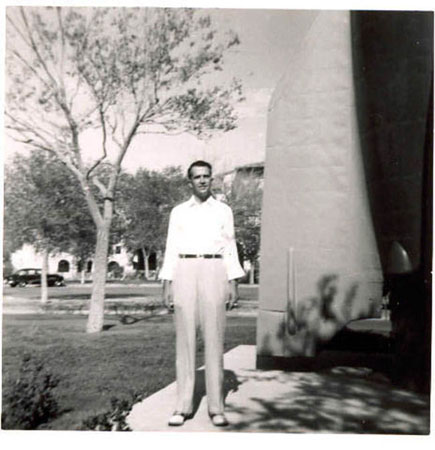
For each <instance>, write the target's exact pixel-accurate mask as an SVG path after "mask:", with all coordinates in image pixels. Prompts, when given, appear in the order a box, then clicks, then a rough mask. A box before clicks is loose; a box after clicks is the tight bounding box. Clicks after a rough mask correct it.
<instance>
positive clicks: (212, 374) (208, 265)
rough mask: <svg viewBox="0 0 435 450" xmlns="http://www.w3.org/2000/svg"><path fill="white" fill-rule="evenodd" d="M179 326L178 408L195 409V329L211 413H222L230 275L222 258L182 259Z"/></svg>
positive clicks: (176, 287)
mask: <svg viewBox="0 0 435 450" xmlns="http://www.w3.org/2000/svg"><path fill="white" fill-rule="evenodd" d="M172 286H173V295H174V310H175V329H176V373H177V403H176V411H177V412H182V413H186V414H190V413H191V412H192V407H193V392H194V385H195V353H196V330H197V328H198V326H199V327H200V328H201V330H202V336H203V340H204V346H205V380H206V390H207V403H208V412H209V414H221V413H223V409H224V404H223V400H224V399H223V346H224V331H225V301H226V298H227V295H228V278H227V275H226V270H225V267H224V264H223V261H222V259H204V258H186V259H179V260H178V263H177V268H176V271H175V274H174V280H173V283H172Z"/></svg>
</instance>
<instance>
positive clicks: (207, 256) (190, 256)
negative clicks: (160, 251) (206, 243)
mask: <svg viewBox="0 0 435 450" xmlns="http://www.w3.org/2000/svg"><path fill="white" fill-rule="evenodd" d="M178 256H179V257H180V258H205V259H214V258H222V255H218V254H216V255H212V254H203V255H199V254H198V255H193V254H186V253H185V254H180V255H178Z"/></svg>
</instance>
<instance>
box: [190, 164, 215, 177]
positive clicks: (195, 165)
mask: <svg viewBox="0 0 435 450" xmlns="http://www.w3.org/2000/svg"><path fill="white" fill-rule="evenodd" d="M194 167H207V168H208V170H210V175H211V174H212V171H213V169H212V167H211V164H210V163H208V162H207V161H201V160H198V161H195V162H193V163H192V164H191V165H190V166H189V168H188V169H187V178H189V180H190V178H191V176H192V169H193V168H194Z"/></svg>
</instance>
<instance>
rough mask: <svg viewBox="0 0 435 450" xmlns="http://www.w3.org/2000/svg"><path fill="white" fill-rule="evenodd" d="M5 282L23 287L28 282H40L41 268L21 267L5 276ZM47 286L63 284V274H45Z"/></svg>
mask: <svg viewBox="0 0 435 450" xmlns="http://www.w3.org/2000/svg"><path fill="white" fill-rule="evenodd" d="M5 283H7V284H8V285H9V286H11V287H15V286H19V287H25V286H27V285H28V284H41V269H21V270H18V271H17V272H15V273H13V274H12V275H9V276H8V277H6V278H5ZM47 284H48V285H49V286H65V280H64V278H63V276H61V275H57V274H54V275H53V274H47Z"/></svg>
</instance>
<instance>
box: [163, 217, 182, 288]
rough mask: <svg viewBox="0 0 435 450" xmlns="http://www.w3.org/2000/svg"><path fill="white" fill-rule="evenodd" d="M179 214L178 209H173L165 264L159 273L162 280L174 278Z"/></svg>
mask: <svg viewBox="0 0 435 450" xmlns="http://www.w3.org/2000/svg"><path fill="white" fill-rule="evenodd" d="M177 230H178V224H177V215H176V210H175V209H173V210H172V211H171V215H170V216H169V226H168V237H167V239H166V249H165V257H164V259H163V266H162V268H161V270H160V273H159V278H160V279H161V280H172V278H173V276H174V270H175V265H176V263H177V257H178V253H177Z"/></svg>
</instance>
